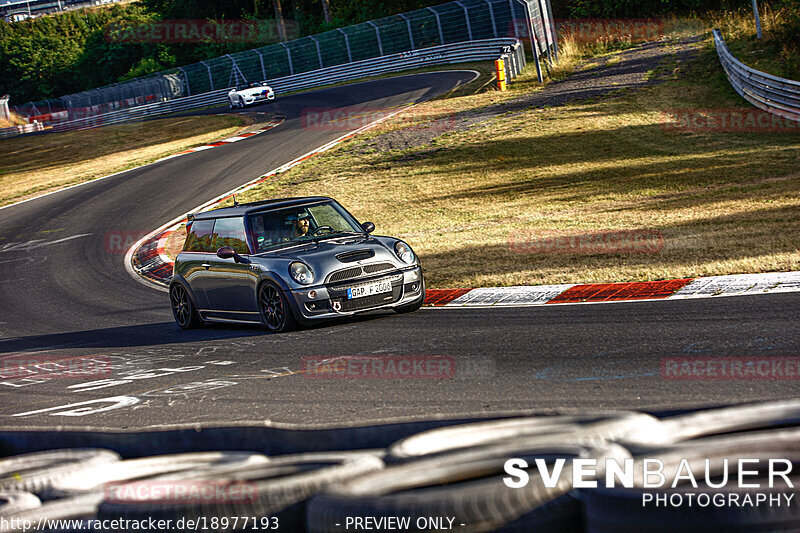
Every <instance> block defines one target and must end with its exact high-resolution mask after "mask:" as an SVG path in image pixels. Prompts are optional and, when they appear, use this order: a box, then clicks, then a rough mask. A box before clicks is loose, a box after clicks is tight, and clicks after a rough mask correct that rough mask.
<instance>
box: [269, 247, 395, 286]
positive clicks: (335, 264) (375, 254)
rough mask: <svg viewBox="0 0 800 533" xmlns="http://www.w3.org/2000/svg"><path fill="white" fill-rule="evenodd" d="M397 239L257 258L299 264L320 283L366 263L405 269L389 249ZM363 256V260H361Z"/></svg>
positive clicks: (290, 250) (279, 252) (299, 249)
mask: <svg viewBox="0 0 800 533" xmlns="http://www.w3.org/2000/svg"><path fill="white" fill-rule="evenodd" d="M395 242H397V241H396V239H392V238H389V237H372V236H370V237H367V238H364V237H348V238H342V239H325V240H321V241H316V242H312V243H308V244H306V245H303V246H298V247H292V248H288V249H285V250H276V251H274V252H265V253H262V254H259V255H258V256H256V257H258V258H259V259H261V260H264V261H269V262H273V261H276V260H277V261H285V262H286V263H287V264H288V263H291V262H292V261H302V262H304V263H306V264H307V265H308V266H310V267H311V269H312V270H313V271H314V274H315V276H316V278H317V280H320V281H321V280H323V279H325V277H327V276H328V274H330V273H331V272H334V271H336V270H342V269H344V268H348V267H353V266H358V265H359V264H362V265H363V264H368V263H383V262H388V263H392V264H393V265H394V266H395V267H397V268H402V267H403V266H407V265H404V264H403V263H402V262H401V261H400V260H399V259H398V258H397V256H396V255H395V253H394V251H393V249H392V247H393V246H394V243H395ZM359 252H362V253H363V256H364V257H363V258H362V257H360V256H361V255H362V254H359Z"/></svg>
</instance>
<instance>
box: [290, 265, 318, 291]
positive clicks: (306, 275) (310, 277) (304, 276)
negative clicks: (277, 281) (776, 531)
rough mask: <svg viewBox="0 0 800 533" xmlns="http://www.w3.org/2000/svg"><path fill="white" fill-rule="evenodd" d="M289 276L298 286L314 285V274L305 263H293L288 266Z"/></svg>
mask: <svg viewBox="0 0 800 533" xmlns="http://www.w3.org/2000/svg"><path fill="white" fill-rule="evenodd" d="M289 274H290V275H291V276H292V279H293V280H295V281H296V282H297V283H299V284H300V285H311V284H312V283H314V272H313V271H312V270H311V268H309V266H308V265H306V264H305V263H300V262H299V261H295V262H294V263H292V264H291V265H289Z"/></svg>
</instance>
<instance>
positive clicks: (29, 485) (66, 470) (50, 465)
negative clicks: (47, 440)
mask: <svg viewBox="0 0 800 533" xmlns="http://www.w3.org/2000/svg"><path fill="white" fill-rule="evenodd" d="M119 458H120V457H119V455H117V454H116V453H114V452H112V451H109V450H97V449H85V450H80V449H79V450H51V451H47V452H38V453H30V454H25V455H18V456H16V457H11V458H9V459H3V460H0V490H2V491H26V492H34V493H36V492H41V491H43V490H45V489H47V488H48V487H50V486H51V485H52V484H53V483H54V482H55V481H56V480H58V479H60V478H62V477H64V476H68V475H70V474H74V473H75V472H78V471H83V470H85V469H87V468H89V467H96V466H101V465H108V464H111V463H114V462H117V461H119Z"/></svg>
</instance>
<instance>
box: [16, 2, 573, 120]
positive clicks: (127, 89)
mask: <svg viewBox="0 0 800 533" xmlns="http://www.w3.org/2000/svg"><path fill="white" fill-rule="evenodd" d="M118 31H124V28H123V29H120V30H118ZM497 38H514V39H517V40H520V41H523V42H527V43H529V46H530V51H531V53H532V56H533V57H534V59H535V61H534V63H535V65H536V69H537V74H538V77H539V79H540V81H541V80H543V78H544V70H545V69H546V68H547V64H549V63H552V62H554V61H556V60H557V54H558V46H557V43H556V28H555V24H554V21H553V17H552V11H551V8H550V2H549V0H457V1H455V2H450V3H447V4H442V5H438V6H433V7H428V8H425V9H420V10H417V11H412V12H409V13H401V14H399V15H393V16H391V17H386V18H383V19H379V20H373V21H369V22H364V23H361V24H356V25H353V26H348V27H345V28H338V29H335V30H331V31H328V32H325V33H321V34H317V35H311V36H307V37H303V38H300V39H295V40H292V41H287V42H281V43H277V44H272V45H269V46H265V47H262V48H256V49H252V50H247V51H243V52H238V53H234V54H226V55H224V56H221V57H217V58H214V59H209V60H206V61H201V62H199V63H194V64H191V65H186V66H182V67H178V68H175V69H171V70H168V71H164V72H160V73H157V74H153V75H151V76H147V77H142V78H136V79H133V80H130V81H127V82H123V83H118V84H114V85H110V86H106V87H101V88H98V89H92V90H90V91H84V92H82V93H78V94H72V95H67V96H64V97H61V98H58V99H53V100H47V101H43V102H29V103H27V104H24V105H20V106H15V107H13V108H12V109H13V111H14V112H15V113H17V114H18V115H21V116H24V117H29V121H30V122H33V120H38V121H39V122H58V121H64V120H74V119H76V118H84V117H88V116H92V115H100V114H105V113H109V112H114V111H117V110H120V109H125V108H132V107H138V106H144V105H152V104H153V103H155V102H163V101H166V100H173V99H178V98H185V97H189V96H195V95H201V94H205V93H214V92H216V91H219V90H222V89H228V88H230V87H232V86H235V85H238V84H242V83H248V82H254V81H267V82H269V83H270V84H273V83H275V80H278V79H283V78H289V77H292V76H298V75H301V74H305V73H309V74H310V73H313V72H318V71H321V70H325V69H329V68H332V67H337V66H346V65H348V64H360V63H361V62H364V61H373V62H375V63H380V62H381V60H383V59H385V58H390V57H393V56H396V55H397V54H403V53H408V52H412V51H421V50H426V49H431V48H434V47H442V46H450V45H456V44H459V43H463V42H467V41H484V40H487V39H497ZM495 59H496V58H495ZM540 59H543V60H546V63H545V65H544V66H543V65H542V64H541V61H540Z"/></svg>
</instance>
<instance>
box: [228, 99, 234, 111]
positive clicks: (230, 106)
mask: <svg viewBox="0 0 800 533" xmlns="http://www.w3.org/2000/svg"><path fill="white" fill-rule="evenodd" d="M228 109H233V102H232V101H231V99H230V98H228Z"/></svg>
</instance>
